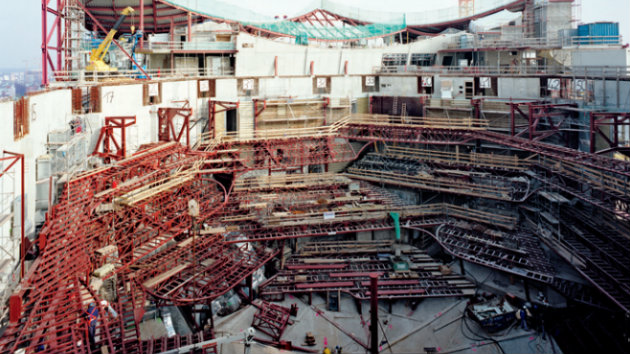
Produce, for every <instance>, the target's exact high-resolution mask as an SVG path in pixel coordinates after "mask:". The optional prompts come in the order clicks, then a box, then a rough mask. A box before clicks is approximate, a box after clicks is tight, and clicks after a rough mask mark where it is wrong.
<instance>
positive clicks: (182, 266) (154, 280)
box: [142, 263, 190, 288]
mask: <svg viewBox="0 0 630 354" xmlns="http://www.w3.org/2000/svg"><path fill="white" fill-rule="evenodd" d="M188 266H190V263H184V264H180V265H178V266H175V267H173V268H171V269H169V270H167V271H166V272H164V273H161V274H158V275H156V276H154V277H153V278H151V279H149V280H147V281H145V282H144V283H142V286H144V287H145V288H153V287H154V286H156V285H158V284H160V283H162V282H164V281H166V280H168V279H169V278H170V277H172V276H174V275H175V274H177V273H179V272H181V271H182V270H184V269H186V268H187V267H188Z"/></svg>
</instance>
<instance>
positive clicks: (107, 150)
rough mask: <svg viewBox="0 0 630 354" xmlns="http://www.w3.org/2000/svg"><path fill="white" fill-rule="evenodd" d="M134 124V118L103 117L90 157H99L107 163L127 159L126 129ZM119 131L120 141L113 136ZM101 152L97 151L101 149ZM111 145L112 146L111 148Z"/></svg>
mask: <svg viewBox="0 0 630 354" xmlns="http://www.w3.org/2000/svg"><path fill="white" fill-rule="evenodd" d="M134 124H136V117H135V116H133V117H105V125H104V126H103V127H101V132H100V134H99V135H98V140H97V141H96V146H94V151H93V152H92V155H94V156H98V157H101V158H103V159H105V160H107V162H109V161H111V160H120V159H124V158H125V157H127V128H129V127H131V126H132V125H134ZM115 130H119V131H120V141H118V139H117V138H116V136H115ZM101 144H102V149H103V151H99V148H101ZM112 144H113V146H112Z"/></svg>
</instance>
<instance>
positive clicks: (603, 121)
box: [589, 112, 630, 155]
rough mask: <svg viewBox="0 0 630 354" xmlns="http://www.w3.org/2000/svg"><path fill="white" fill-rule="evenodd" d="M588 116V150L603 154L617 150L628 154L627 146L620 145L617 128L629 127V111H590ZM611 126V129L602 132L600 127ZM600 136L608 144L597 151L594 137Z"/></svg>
mask: <svg viewBox="0 0 630 354" xmlns="http://www.w3.org/2000/svg"><path fill="white" fill-rule="evenodd" d="M589 117H590V150H591V153H595V154H605V153H608V152H613V151H619V152H621V153H623V154H626V155H627V154H630V147H629V146H622V145H621V144H620V141H619V128H620V127H622V126H627V127H629V129H630V113H629V112H591V113H590V114H589ZM604 126H608V127H612V131H608V132H603V131H602V130H601V127H604ZM607 133H608V134H607ZM597 136H600V137H601V138H602V139H604V141H605V142H606V143H607V144H608V148H606V149H603V150H599V151H597V147H596V144H595V143H596V141H595V139H596V137H597Z"/></svg>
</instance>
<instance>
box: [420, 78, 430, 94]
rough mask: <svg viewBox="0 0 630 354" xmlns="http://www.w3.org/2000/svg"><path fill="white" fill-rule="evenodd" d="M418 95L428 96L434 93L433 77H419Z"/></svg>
mask: <svg viewBox="0 0 630 354" xmlns="http://www.w3.org/2000/svg"><path fill="white" fill-rule="evenodd" d="M418 93H420V94H428V95H430V94H432V93H433V76H418Z"/></svg>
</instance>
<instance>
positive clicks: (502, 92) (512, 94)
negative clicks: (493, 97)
mask: <svg viewBox="0 0 630 354" xmlns="http://www.w3.org/2000/svg"><path fill="white" fill-rule="evenodd" d="M498 85H499V97H500V98H539V97H540V79H538V78H512V77H500V78H499V79H498Z"/></svg>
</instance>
